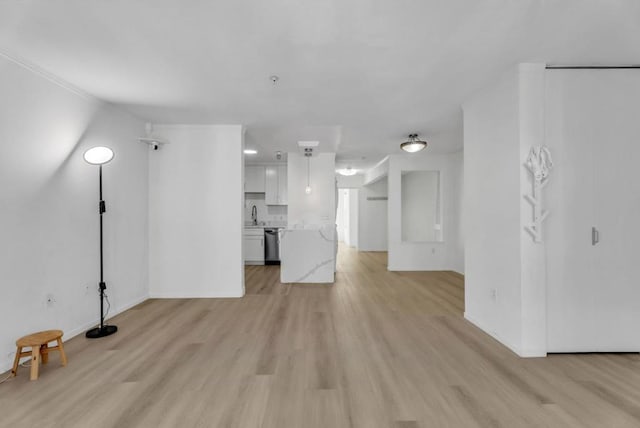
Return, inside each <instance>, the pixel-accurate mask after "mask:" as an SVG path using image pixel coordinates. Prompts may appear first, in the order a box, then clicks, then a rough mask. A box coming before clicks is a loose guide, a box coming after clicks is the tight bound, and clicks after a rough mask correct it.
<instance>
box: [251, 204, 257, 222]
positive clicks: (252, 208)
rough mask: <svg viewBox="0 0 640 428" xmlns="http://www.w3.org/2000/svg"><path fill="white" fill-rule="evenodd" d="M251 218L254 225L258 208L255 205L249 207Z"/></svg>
mask: <svg viewBox="0 0 640 428" xmlns="http://www.w3.org/2000/svg"><path fill="white" fill-rule="evenodd" d="M251 220H253V225H254V226H257V225H258V209H257V208H256V206H255V205H254V206H252V207H251Z"/></svg>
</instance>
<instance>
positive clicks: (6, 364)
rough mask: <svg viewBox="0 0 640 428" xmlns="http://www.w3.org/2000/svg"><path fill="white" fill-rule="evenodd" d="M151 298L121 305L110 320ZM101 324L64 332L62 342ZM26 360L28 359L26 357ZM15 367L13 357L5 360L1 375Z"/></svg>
mask: <svg viewBox="0 0 640 428" xmlns="http://www.w3.org/2000/svg"><path fill="white" fill-rule="evenodd" d="M148 299H149V297H148V296H141V297H137V298H135V299H133V300H132V301H130V302H127V303H125V304H124V305H121V306H120V307H118V308H115V309H112V311H111V313H110V314H109V315H110V316H109V318H108V319H111V318H113V317H115V316H116V315H118V314H121V313H122V312H124V311H126V310H128V309H131V308H132V307H134V306H136V305H139V304H140V303H142V302H144V301H145V300H148ZM99 323H100V320H99V319H96V320H93V321H91V322H88V323H85V324H83V325H80V326H78V327H76V328H73V329H71V330H66V331H65V332H64V336H62V341H63V342H66V341H68V340H69V339H72V338H74V337H76V336H77V335H79V334H82V333H84V332H85V331H87V330H89V329H90V328H92V327H95V326H97V325H98V324H99ZM25 358H26V357H25ZM12 366H13V357H11V358H8V359H5V360H4V361H2V362H0V373H4V372H6V371H8V370H11V368H12Z"/></svg>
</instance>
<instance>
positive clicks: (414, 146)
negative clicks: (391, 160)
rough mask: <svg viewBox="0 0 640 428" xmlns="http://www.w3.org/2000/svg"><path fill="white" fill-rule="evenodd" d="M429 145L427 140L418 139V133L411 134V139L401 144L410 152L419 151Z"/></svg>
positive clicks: (402, 147) (403, 148)
mask: <svg viewBox="0 0 640 428" xmlns="http://www.w3.org/2000/svg"><path fill="white" fill-rule="evenodd" d="M425 147H427V142H426V141H422V140H418V134H409V140H407V141H405V142H404V143H402V144H400V148H401V149H402V150H404V151H405V152H408V153H415V152H419V151H420V150H422V149H424V148H425Z"/></svg>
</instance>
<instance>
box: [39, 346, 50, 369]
mask: <svg viewBox="0 0 640 428" xmlns="http://www.w3.org/2000/svg"><path fill="white" fill-rule="evenodd" d="M48 348H49V345H48V344H47V343H45V344H44V345H42V346H41V347H40V358H41V360H42V364H47V363H48V362H49V350H48Z"/></svg>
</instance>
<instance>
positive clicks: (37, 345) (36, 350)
mask: <svg viewBox="0 0 640 428" xmlns="http://www.w3.org/2000/svg"><path fill="white" fill-rule="evenodd" d="M62 335H63V333H62V330H47V331H40V332H38V333H33V334H30V335H28V336H24V337H21V338H20V339H18V340H16V346H17V347H18V350H17V351H16V359H15V360H14V362H13V370H11V374H12V375H13V376H17V375H18V364H20V358H22V357H28V356H29V355H31V380H36V379H38V366H39V365H40V359H41V358H42V364H47V362H48V361H49V352H51V351H58V352H60V362H61V363H62V365H63V366H66V365H67V355H66V354H65V353H64V346H63V345H62ZM54 340H55V341H57V342H58V345H57V346H53V347H51V348H50V347H49V342H53V341H54ZM25 347H30V348H31V351H26V352H22V348H25Z"/></svg>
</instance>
